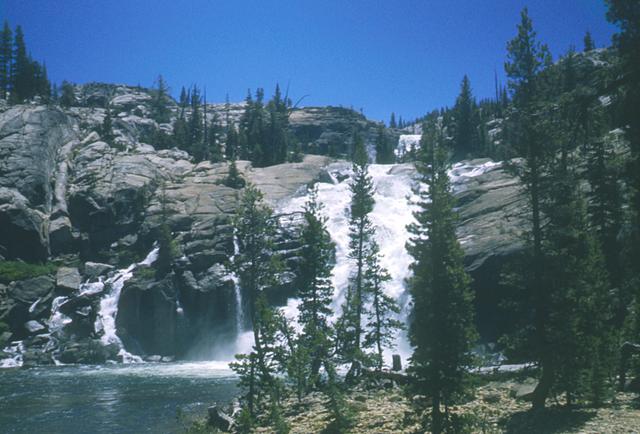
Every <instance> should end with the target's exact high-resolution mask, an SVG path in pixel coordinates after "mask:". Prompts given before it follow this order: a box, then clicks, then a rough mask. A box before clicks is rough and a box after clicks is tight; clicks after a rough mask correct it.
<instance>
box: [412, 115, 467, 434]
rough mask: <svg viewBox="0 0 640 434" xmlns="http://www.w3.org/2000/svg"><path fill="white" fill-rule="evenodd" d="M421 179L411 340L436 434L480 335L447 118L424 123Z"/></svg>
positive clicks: (419, 166) (415, 228)
mask: <svg viewBox="0 0 640 434" xmlns="http://www.w3.org/2000/svg"><path fill="white" fill-rule="evenodd" d="M423 128H424V130H423V131H424V132H423V136H422V140H421V149H420V160H419V161H418V162H417V164H416V167H417V169H418V171H419V173H420V177H421V181H422V182H423V183H424V184H426V188H425V189H420V190H419V191H417V194H418V195H419V197H420V200H419V203H418V206H419V210H418V211H417V212H415V213H414V216H415V218H416V221H417V223H415V224H412V225H411V226H409V231H410V232H411V234H412V238H411V241H410V243H409V244H408V245H407V248H408V250H409V252H410V253H411V255H412V256H413V258H414V261H415V262H414V263H413V264H412V265H411V270H412V271H413V277H412V278H411V280H410V283H409V289H410V292H411V296H412V297H413V322H412V323H411V324H410V328H409V338H410V340H411V343H412V345H413V346H414V347H415V351H414V353H413V356H412V357H411V365H412V370H413V371H414V373H415V374H416V376H417V377H418V379H419V383H418V387H419V388H420V389H421V393H424V394H426V395H427V396H430V397H431V399H432V406H431V407H432V426H431V430H432V431H433V432H434V433H440V432H442V430H443V428H444V425H443V422H444V421H443V414H442V412H441V406H444V409H445V414H444V418H445V419H446V418H447V416H448V409H449V408H450V406H451V404H453V403H454V402H455V399H456V397H457V396H459V394H460V393H461V392H462V391H463V388H464V385H465V378H466V376H467V373H468V368H469V367H470V365H471V363H472V360H471V355H470V351H471V347H472V344H473V342H474V340H475V337H476V334H475V329H474V322H473V304H472V302H473V295H472V293H471V291H470V288H469V285H470V278H469V276H468V275H467V273H466V272H465V270H464V267H463V256H464V254H463V251H462V249H461V247H460V244H459V243H458V240H457V238H456V214H455V212H454V206H455V201H454V199H453V196H452V193H451V186H450V182H449V177H448V175H447V169H448V165H447V151H446V149H445V145H444V138H445V132H444V128H443V126H442V122H439V123H437V124H436V125H433V126H429V125H426V124H425V126H424V127H423Z"/></svg>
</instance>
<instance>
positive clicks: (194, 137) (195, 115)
mask: <svg viewBox="0 0 640 434" xmlns="http://www.w3.org/2000/svg"><path fill="white" fill-rule="evenodd" d="M201 103H202V98H201V97H200V89H198V87H197V86H195V85H194V86H193V88H192V89H191V101H190V104H191V115H190V116H189V120H188V121H187V131H188V142H187V151H188V152H189V153H190V154H191V155H193V157H194V158H195V160H196V161H198V162H200V161H202V160H203V159H204V158H205V157H206V146H205V143H204V131H203V118H202V115H201V113H200V104H201Z"/></svg>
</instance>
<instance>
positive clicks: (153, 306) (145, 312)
mask: <svg viewBox="0 0 640 434" xmlns="http://www.w3.org/2000/svg"><path fill="white" fill-rule="evenodd" d="M172 277H173V276H172V275H171V274H169V275H167V276H166V277H165V278H164V279H163V280H161V281H159V282H156V281H153V280H148V279H147V278H146V277H144V276H142V277H140V276H135V275H134V277H132V278H131V279H129V280H128V281H127V282H126V283H125V285H124V287H123V288H122V293H121V294H120V300H119V301H118V316H117V318H116V327H117V330H118V336H120V338H121V339H122V342H123V344H124V345H125V348H127V349H128V350H129V351H132V352H134V353H137V354H154V355H159V357H161V356H169V355H174V354H176V349H177V343H178V340H177V336H176V332H177V313H176V309H177V305H176V292H175V287H174V285H173V281H172Z"/></svg>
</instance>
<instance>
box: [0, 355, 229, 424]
mask: <svg viewBox="0 0 640 434" xmlns="http://www.w3.org/2000/svg"><path fill="white" fill-rule="evenodd" d="M236 384H237V378H236V377H235V376H234V374H233V372H232V371H230V370H229V369H228V368H227V366H226V364H224V363H219V362H197V363H162V364H153V363H144V364H117V365H115V364H114V365H102V366H78V365H76V366H57V367H42V368H32V369H19V368H12V369H0V433H3V434H9V433H20V434H22V433H24V434H40V433H42V434H57V433H65V434H71V433H96V434H98V433H100V434H101V433H109V434H111V433H159V434H163V433H180V432H182V431H183V430H182V427H183V424H182V423H180V422H179V421H178V420H177V414H178V411H179V410H181V411H183V412H184V413H185V414H187V415H195V414H203V415H204V414H206V408H207V406H208V405H210V404H212V403H214V402H216V401H217V402H222V403H227V402H229V401H230V400H231V399H232V398H233V397H234V396H236V395H237V393H238V388H237V386H236Z"/></svg>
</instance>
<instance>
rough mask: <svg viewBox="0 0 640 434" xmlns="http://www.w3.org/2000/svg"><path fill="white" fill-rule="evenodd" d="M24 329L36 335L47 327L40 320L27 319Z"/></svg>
mask: <svg viewBox="0 0 640 434" xmlns="http://www.w3.org/2000/svg"><path fill="white" fill-rule="evenodd" d="M24 329H25V330H26V331H27V333H29V334H30V335H35V334H38V333H39V332H41V331H43V330H45V329H46V327H45V326H43V325H42V324H40V323H39V322H38V321H33V320H31V321H27V322H26V323H24Z"/></svg>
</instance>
